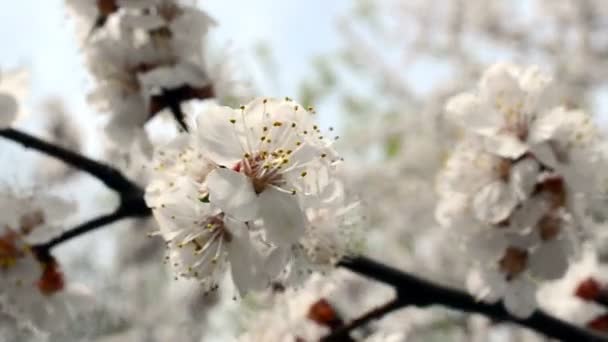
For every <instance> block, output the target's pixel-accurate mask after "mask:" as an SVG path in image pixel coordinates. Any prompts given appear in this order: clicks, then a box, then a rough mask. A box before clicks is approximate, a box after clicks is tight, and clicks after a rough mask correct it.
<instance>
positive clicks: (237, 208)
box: [207, 168, 258, 221]
mask: <svg viewBox="0 0 608 342" xmlns="http://www.w3.org/2000/svg"><path fill="white" fill-rule="evenodd" d="M207 187H208V189H209V202H211V203H213V204H214V205H216V206H218V207H219V208H220V209H222V211H223V212H225V213H226V214H228V215H230V216H232V217H234V218H236V219H237V220H242V221H249V220H253V219H255V218H256V216H257V213H258V201H257V200H258V199H257V197H256V194H255V191H254V189H253V184H251V180H250V179H249V178H248V177H247V176H245V175H244V174H242V173H239V172H236V171H232V170H230V169H227V168H218V169H215V170H213V171H211V173H209V176H207Z"/></svg>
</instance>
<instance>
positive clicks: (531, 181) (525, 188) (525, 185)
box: [509, 158, 540, 201]
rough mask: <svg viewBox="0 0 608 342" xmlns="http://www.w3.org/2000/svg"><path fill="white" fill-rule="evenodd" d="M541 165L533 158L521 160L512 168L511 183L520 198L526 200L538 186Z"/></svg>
mask: <svg viewBox="0 0 608 342" xmlns="http://www.w3.org/2000/svg"><path fill="white" fill-rule="evenodd" d="M539 169H540V165H538V163H537V162H536V161H535V160H534V159H531V158H526V159H524V160H521V161H519V162H517V163H515V165H513V167H512V168H511V172H510V177H509V183H510V184H511V187H512V188H513V192H515V194H516V195H517V197H518V199H519V200H522V201H523V200H526V199H527V198H528V197H529V196H530V194H531V193H532V191H533V190H534V187H535V186H536V182H537V177H538V172H539Z"/></svg>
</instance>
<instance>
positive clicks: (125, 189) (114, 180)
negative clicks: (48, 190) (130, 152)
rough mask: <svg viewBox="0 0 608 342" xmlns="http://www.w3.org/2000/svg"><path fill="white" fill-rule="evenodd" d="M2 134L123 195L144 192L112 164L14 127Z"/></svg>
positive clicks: (1, 134)
mask: <svg viewBox="0 0 608 342" xmlns="http://www.w3.org/2000/svg"><path fill="white" fill-rule="evenodd" d="M0 136H2V137H4V138H6V139H8V140H12V141H14V142H17V143H19V144H21V145H23V146H24V147H26V148H31V149H33V150H37V151H39V152H42V153H44V154H46V155H48V156H51V157H53V158H56V159H59V160H61V161H62V162H64V163H66V164H68V165H70V166H72V167H73V168H75V169H78V170H82V171H84V172H86V173H88V174H90V175H92V176H93V177H95V178H97V179H99V180H100V181H101V182H103V183H104V184H105V185H106V186H107V187H108V188H110V189H112V190H114V191H116V192H117V193H118V194H120V195H121V196H125V195H127V194H129V195H134V194H141V193H143V191H142V190H141V189H140V188H139V186H137V184H135V183H133V182H132V181H130V180H129V179H127V178H126V177H125V176H124V175H123V174H122V173H121V172H120V171H119V170H117V169H115V168H113V167H112V166H110V165H107V164H104V163H101V162H98V161H95V160H93V159H90V158H87V157H85V156H83V155H81V154H80V153H77V152H73V151H70V150H68V149H66V148H63V147H61V146H57V145H54V144H52V143H50V142H46V141H44V140H42V139H39V138H36V137H34V136H32V135H30V134H28V133H25V132H21V131H18V130H16V129H12V128H8V129H2V130H0Z"/></svg>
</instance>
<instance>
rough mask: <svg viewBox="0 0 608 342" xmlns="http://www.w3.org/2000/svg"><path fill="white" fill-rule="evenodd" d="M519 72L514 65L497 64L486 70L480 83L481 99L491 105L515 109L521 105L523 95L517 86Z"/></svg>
mask: <svg viewBox="0 0 608 342" xmlns="http://www.w3.org/2000/svg"><path fill="white" fill-rule="evenodd" d="M519 73H520V70H519V68H518V67H517V66H515V65H514V64H509V63H497V64H494V65H493V66H491V67H490V68H488V69H487V70H486V71H485V72H484V74H483V76H482V78H481V81H480V93H481V98H482V99H485V100H486V101H488V103H490V104H492V105H497V104H500V105H501V106H502V107H507V108H515V107H517V106H518V105H523V101H524V99H525V94H524V92H523V90H522V89H521V88H520V86H519V82H518V80H517V78H516V77H517V76H518V74H519Z"/></svg>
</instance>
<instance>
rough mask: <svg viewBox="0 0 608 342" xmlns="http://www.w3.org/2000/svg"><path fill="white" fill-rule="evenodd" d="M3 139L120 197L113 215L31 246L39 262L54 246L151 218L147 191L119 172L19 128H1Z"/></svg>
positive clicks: (43, 259)
mask: <svg viewBox="0 0 608 342" xmlns="http://www.w3.org/2000/svg"><path fill="white" fill-rule="evenodd" d="M0 136H2V137H4V138H6V139H9V140H12V141H14V142H17V143H20V144H21V145H23V146H25V147H26V148H31V149H34V150H37V151H39V152H42V153H44V154H46V155H48V156H51V157H53V158H56V159H58V160H61V161H62V162H64V163H66V164H67V165H70V166H71V167H73V168H75V169H78V170H81V171H84V172H86V173H88V174H90V175H92V176H93V177H95V178H97V179H98V180H100V181H101V182H102V183H103V184H105V185H106V186H107V187H108V188H110V189H112V190H114V191H115V192H116V193H117V194H118V195H119V196H120V205H119V206H118V208H117V209H116V210H115V211H114V212H112V213H110V214H105V215H102V216H99V217H96V218H94V219H92V220H90V221H87V222H84V223H82V224H80V225H78V226H76V227H74V228H72V229H70V230H67V231H65V232H64V233H63V234H61V235H60V236H58V237H56V238H54V239H52V240H50V241H48V242H46V243H43V244H39V245H35V246H32V250H33V251H34V252H35V254H36V256H37V258H38V259H39V260H40V261H46V260H51V258H52V257H51V255H50V252H51V249H53V247H55V246H57V245H59V244H61V243H63V242H66V241H68V240H71V239H73V238H75V237H77V236H80V235H82V234H86V233H88V232H90V231H93V230H95V229H98V228H101V227H104V226H106V225H108V224H111V223H114V222H116V221H119V220H122V219H124V218H129V217H147V216H150V214H151V210H150V208H148V206H147V205H146V202H145V201H144V198H143V195H144V190H143V189H141V188H140V187H139V186H138V185H137V184H136V183H135V182H133V181H131V180H129V179H128V178H127V177H125V176H124V175H123V174H122V173H121V172H120V171H119V170H118V169H116V168H114V167H112V166H110V165H107V164H104V163H101V162H98V161H95V160H93V159H90V158H87V157H85V156H83V155H81V154H79V153H76V152H73V151H70V150H68V149H66V148H63V147H61V146H58V145H55V144H52V143H50V142H47V141H44V140H42V139H39V138H36V137H34V136H32V135H30V134H28V133H25V132H21V131H18V130H16V129H12V128H8V129H2V130H0Z"/></svg>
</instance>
